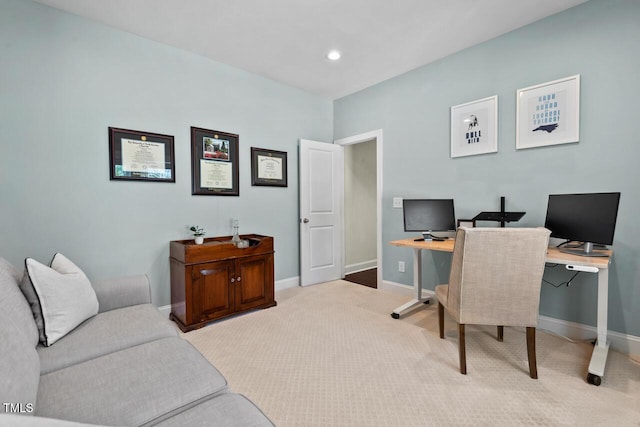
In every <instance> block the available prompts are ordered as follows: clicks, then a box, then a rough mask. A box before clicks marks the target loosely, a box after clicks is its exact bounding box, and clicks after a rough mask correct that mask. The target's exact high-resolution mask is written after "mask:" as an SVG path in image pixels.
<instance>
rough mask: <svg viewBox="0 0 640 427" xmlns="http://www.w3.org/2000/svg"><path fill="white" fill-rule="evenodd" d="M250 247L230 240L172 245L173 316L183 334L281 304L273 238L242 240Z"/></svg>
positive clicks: (218, 238)
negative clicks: (277, 294) (276, 289)
mask: <svg viewBox="0 0 640 427" xmlns="http://www.w3.org/2000/svg"><path fill="white" fill-rule="evenodd" d="M240 238H241V239H243V240H248V241H249V247H247V248H237V247H236V246H235V245H234V244H233V243H232V242H231V236H226V237H213V238H208V239H205V241H204V243H203V244H202V245H196V244H195V243H194V241H193V240H176V241H172V242H171V244H170V262H171V315H170V318H171V320H173V321H174V322H176V323H177V324H178V326H179V327H180V329H181V330H182V331H184V332H187V331H190V330H192V329H196V328H200V327H202V326H204V325H205V324H207V323H208V322H211V321H212V320H216V319H220V318H223V317H226V316H231V315H233V314H236V313H241V312H243V311H247V310H253V309H257V308H267V307H273V306H274V305H276V301H275V299H274V272H273V254H274V251H273V237H268V236H260V235H257V234H249V235H243V236H240Z"/></svg>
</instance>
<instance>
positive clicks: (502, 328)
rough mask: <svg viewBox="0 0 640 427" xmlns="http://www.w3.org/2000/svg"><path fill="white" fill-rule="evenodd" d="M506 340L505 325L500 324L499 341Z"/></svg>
mask: <svg viewBox="0 0 640 427" xmlns="http://www.w3.org/2000/svg"><path fill="white" fill-rule="evenodd" d="M503 340H504V326H498V341H500V342H502V341H503Z"/></svg>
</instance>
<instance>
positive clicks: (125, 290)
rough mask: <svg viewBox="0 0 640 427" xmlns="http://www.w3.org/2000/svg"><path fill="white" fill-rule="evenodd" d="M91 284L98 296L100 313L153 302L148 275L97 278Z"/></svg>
mask: <svg viewBox="0 0 640 427" xmlns="http://www.w3.org/2000/svg"><path fill="white" fill-rule="evenodd" d="M91 285H92V286H93V290H94V291H95V292H96V296H97V297H98V304H99V310H98V311H99V312H100V313H103V312H105V311H110V310H115V309H116V308H122V307H128V306H131V305H138V304H150V303H151V287H150V285H149V278H148V277H147V276H146V275H139V276H126V277H116V278H112V279H102V280H96V281H94V282H92V283H91Z"/></svg>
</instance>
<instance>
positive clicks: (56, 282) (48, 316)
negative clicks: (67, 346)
mask: <svg viewBox="0 0 640 427" xmlns="http://www.w3.org/2000/svg"><path fill="white" fill-rule="evenodd" d="M25 267H26V271H25V274H24V278H23V280H22V283H21V289H22V291H23V293H24V294H25V296H26V297H27V299H28V300H29V303H30V304H31V309H32V311H33V315H34V318H35V320H36V325H37V326H38V330H39V331H40V341H41V342H42V343H43V344H44V345H46V346H49V345H52V344H53V343H55V342H56V341H57V340H59V339H60V338H62V337H63V336H65V335H66V334H67V333H68V332H70V331H71V330H73V329H74V328H75V327H76V326H78V325H79V324H80V323H82V322H84V321H85V320H87V319H88V318H89V317H91V316H94V315H96V314H97V313H98V299H97V298H96V293H95V292H94V291H93V288H92V287H91V282H89V279H88V278H87V276H86V275H85V274H84V273H83V272H82V270H80V268H78V266H76V265H75V264H74V263H72V262H71V261H70V260H69V259H68V258H66V257H65V256H64V255H62V254H60V253H57V254H55V256H54V257H53V260H52V261H51V266H50V267H47V266H46V265H43V264H41V263H39V262H38V261H36V260H34V259H32V258H27V259H26V260H25Z"/></svg>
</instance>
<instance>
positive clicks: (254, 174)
mask: <svg viewBox="0 0 640 427" xmlns="http://www.w3.org/2000/svg"><path fill="white" fill-rule="evenodd" d="M251 185H263V186H269V187H286V186H287V153H286V152H284V151H275V150H266V149H264V148H256V147H251Z"/></svg>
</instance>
